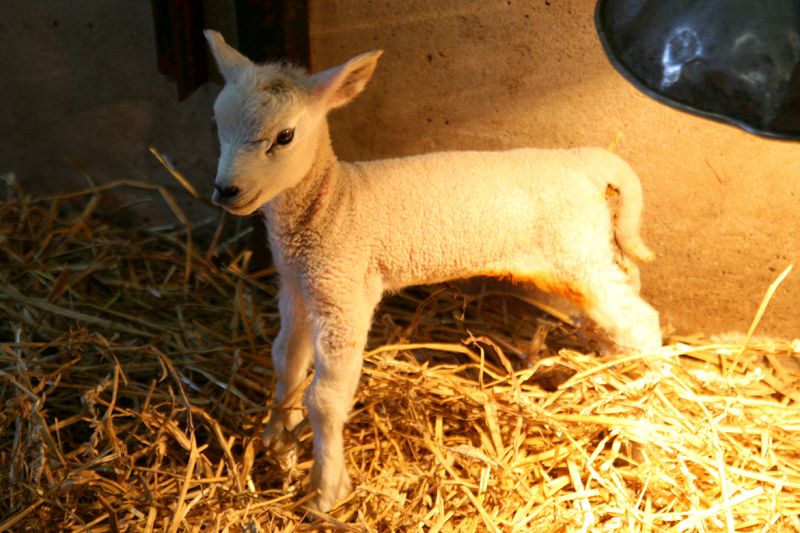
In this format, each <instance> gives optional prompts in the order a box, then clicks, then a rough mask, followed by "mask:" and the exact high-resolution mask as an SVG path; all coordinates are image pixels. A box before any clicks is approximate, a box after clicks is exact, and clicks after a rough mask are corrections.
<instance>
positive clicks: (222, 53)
mask: <svg viewBox="0 0 800 533" xmlns="http://www.w3.org/2000/svg"><path fill="white" fill-rule="evenodd" d="M203 35H205V36H206V40H207V41H208V46H209V47H210V48H211V53H212V54H214V59H216V60H217V66H218V67H219V71H220V73H221V74H222V77H223V78H225V81H232V80H234V79H235V78H236V77H237V76H238V75H239V73H240V72H241V71H242V70H244V69H245V67H246V66H247V65H249V64H250V60H249V59H247V58H246V57H244V56H243V55H242V54H240V53H239V52H237V51H236V50H234V49H233V48H232V47H231V46H230V45H228V44H226V43H225V39H223V38H222V35H221V34H220V33H219V32H217V31H214V30H203Z"/></svg>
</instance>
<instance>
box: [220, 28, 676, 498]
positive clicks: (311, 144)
mask: <svg viewBox="0 0 800 533" xmlns="http://www.w3.org/2000/svg"><path fill="white" fill-rule="evenodd" d="M206 37H207V38H208V41H209V44H210V45H211V50H212V52H213V54H214V57H215V58H216V60H217V63H218V65H219V68H220V71H221V73H222V75H223V77H224V78H225V82H226V83H225V87H224V88H223V90H222V92H221V93H220V95H219V97H218V98H217V101H216V103H215V104H214V113H215V116H216V120H217V125H218V128H219V138H220V144H221V156H220V161H219V168H218V172H217V178H216V182H215V188H216V190H215V192H214V197H213V200H214V202H215V203H218V204H220V205H222V206H223V207H224V208H225V209H227V210H228V211H230V212H231V213H234V214H239V215H248V214H251V213H254V212H256V211H258V212H259V213H261V214H262V215H263V216H264V217H265V219H266V223H267V227H268V232H269V240H270V247H271V249H272V255H273V258H274V260H275V267H276V269H277V271H278V272H279V274H280V277H281V282H282V287H281V290H280V294H279V309H280V315H281V330H280V333H279V334H278V336H277V337H276V338H275V341H274V343H273V346H272V359H273V364H274V369H275V374H276V378H277V381H276V384H275V401H276V402H279V403H280V402H284V401H286V400H287V398H290V397H292V395H293V394H294V393H295V392H296V390H297V389H298V387H300V386H301V384H302V383H303V382H304V380H305V377H306V375H307V371H308V368H309V365H310V364H311V362H312V360H313V361H315V364H316V367H315V374H314V379H313V382H312V383H311V386H310V387H309V389H308V390H307V391H306V395H305V399H306V406H307V407H308V417H309V420H310V422H311V426H312V428H313V430H314V466H313V469H312V474H311V489H312V490H319V494H318V495H317V496H315V497H314V498H313V499H311V500H310V501H309V505H311V506H313V507H315V508H317V509H320V510H323V511H327V510H328V509H330V508H331V507H333V505H334V504H335V503H336V502H337V501H338V500H340V499H341V498H343V497H345V496H346V495H347V494H348V493H349V492H350V479H349V476H348V474H347V469H346V466H345V461H344V443H343V435H342V430H343V427H344V423H345V420H346V418H347V414H348V411H349V409H350V405H351V403H352V401H353V396H354V394H355V390H356V386H357V384H358V378H359V375H360V369H361V357H362V354H363V350H364V345H365V343H366V338H367V333H368V331H369V328H370V322H371V320H372V313H373V310H374V308H375V306H376V305H377V304H378V302H379V301H380V299H381V296H382V295H383V293H384V292H385V291H387V290H397V289H400V288H402V287H405V286H408V285H414V284H424V283H435V282H440V281H445V280H450V279H457V278H465V277H470V276H474V275H493V276H502V277H511V278H513V279H517V280H520V281H524V282H529V283H532V284H534V285H536V286H538V287H539V288H541V289H543V290H547V291H551V292H554V293H556V294H559V295H561V296H563V297H565V298H568V299H570V300H572V301H573V302H574V303H575V304H577V305H579V306H580V307H581V308H582V309H583V311H584V312H585V313H586V314H587V315H588V316H589V317H590V318H592V319H593V320H594V321H595V322H596V323H597V324H598V325H599V326H600V327H602V328H604V329H605V330H606V331H607V332H608V334H609V336H610V337H611V339H612V340H613V341H615V342H616V343H617V344H618V345H619V346H621V347H622V348H623V349H626V350H641V351H648V350H653V349H656V348H658V347H659V346H660V345H661V334H660V330H659V323H658V313H656V311H655V310H654V309H653V308H652V307H650V306H649V305H648V304H647V303H645V302H644V301H643V300H642V299H641V298H640V297H639V295H638V270H637V268H636V265H635V264H634V263H633V261H632V259H638V260H648V259H650V258H652V252H650V250H648V249H647V247H646V246H645V245H644V243H643V242H642V241H641V239H640V237H639V223H640V214H641V207H642V193H641V186H640V184H639V180H638V178H637V177H636V175H635V174H634V172H633V171H632V170H631V168H630V167H629V166H628V165H627V164H626V163H625V162H624V161H622V160H621V159H620V158H618V157H616V156H614V155H612V154H610V153H608V152H607V151H605V150H602V149H596V148H581V149H574V150H536V149H519V150H511V151H507V152H443V153H437V154H427V155H421V156H416V157H409V158H405V159H390V160H382V161H371V162H360V163H352V164H349V163H344V162H340V161H338V160H337V158H336V156H335V155H334V153H333V150H332V149H331V142H330V136H329V133H328V124H327V119H326V114H327V112H328V111H329V110H331V109H333V108H335V107H338V106H341V105H344V104H346V103H347V102H349V101H350V100H352V99H353V98H355V97H356V96H357V95H358V94H359V93H360V92H361V91H362V90H363V89H364V86H365V85H366V83H367V81H368V80H369V78H370V77H371V76H372V73H373V71H374V70H375V66H376V64H377V60H378V57H379V56H380V54H381V52H380V51H374V52H369V53H366V54H363V55H360V56H357V57H355V58H353V59H351V60H350V61H348V62H347V63H345V64H344V65H341V66H339V67H336V68H333V69H330V70H326V71H324V72H321V73H319V74H315V75H313V76H309V75H307V74H306V73H305V72H303V71H301V70H298V69H294V68H291V67H287V66H285V65H279V64H267V65H255V64H253V63H252V62H250V61H249V60H248V59H247V58H245V57H244V56H242V55H241V54H239V53H238V52H237V51H236V50H234V49H233V48H231V47H230V46H228V45H226V44H225V42H224V40H223V39H222V36H220V35H219V34H218V33H216V32H212V31H206ZM608 191H611V192H613V193H614V199H615V200H616V207H614V208H610V207H609V204H608V202H607V192H608ZM612 211H613V212H612ZM302 418H303V415H302V412H301V410H300V409H298V408H292V406H287V408H286V409H282V410H275V411H274V412H273V413H272V415H271V418H270V420H269V422H268V424H267V429H266V431H265V432H264V442H265V443H267V444H269V445H272V446H273V447H275V448H277V449H282V448H284V447H285V446H286V445H287V443H286V441H285V439H284V429H289V430H291V429H292V428H294V427H295V426H296V425H297V424H298V423H299V422H300V421H301V420H302Z"/></svg>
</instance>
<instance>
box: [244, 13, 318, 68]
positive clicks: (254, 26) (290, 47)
mask: <svg viewBox="0 0 800 533" xmlns="http://www.w3.org/2000/svg"><path fill="white" fill-rule="evenodd" d="M235 6H236V26H237V27H236V29H237V31H238V34H239V44H238V47H237V48H238V50H239V51H240V52H241V53H243V54H244V55H245V56H247V57H248V58H250V59H251V60H253V61H255V62H257V63H261V62H264V61H280V60H284V59H288V60H290V61H292V62H293V63H295V64H297V65H300V66H305V67H308V65H309V60H310V55H311V52H310V44H309V35H308V2H307V0H235Z"/></svg>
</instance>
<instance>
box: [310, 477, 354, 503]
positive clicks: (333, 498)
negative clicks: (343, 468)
mask: <svg viewBox="0 0 800 533" xmlns="http://www.w3.org/2000/svg"><path fill="white" fill-rule="evenodd" d="M312 490H313V488H312ZM330 492H331V493H330V494H325V493H323V492H321V493H319V494H317V495H316V496H314V497H313V498H311V499H310V500H308V503H306V505H307V506H308V507H310V508H311V509H314V510H315V511H318V512H320V513H327V512H329V511H330V510H331V509H333V508H334V506H335V505H336V504H337V503H339V502H340V501H342V500H344V499H345V498H347V497H348V496H350V493H351V492H353V484H352V483H351V482H350V476H349V475H348V474H347V472H345V473H344V476H343V478H342V481H341V483H340V484H339V490H338V491H330Z"/></svg>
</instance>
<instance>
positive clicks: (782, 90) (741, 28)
mask: <svg viewBox="0 0 800 533" xmlns="http://www.w3.org/2000/svg"><path fill="white" fill-rule="evenodd" d="M595 23H596V25H597V31H598V33H599V35H600V41H601V42H602V43H603V48H604V49H605V52H606V54H607V55H608V58H609V59H610V61H611V63H612V64H613V65H614V67H615V68H616V69H617V70H618V71H619V72H620V73H621V74H622V75H623V76H625V78H627V79H628V81H630V82H631V83H633V84H634V85H635V86H636V87H638V88H639V89H640V90H641V91H643V92H644V93H645V94H647V95H649V96H651V97H653V98H655V99H656V100H659V101H661V102H663V103H665V104H668V105H670V106H673V107H676V108H678V109H681V110H683V111H688V112H690V113H694V114H696V115H700V116H703V117H706V118H711V119H715V120H719V121H723V122H728V123H731V124H734V125H736V126H739V127H741V128H744V129H745V130H747V131H750V132H752V133H757V134H759V135H765V136H768V137H776V138H786V139H800V0H599V2H598V3H597V8H596V10H595Z"/></svg>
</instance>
